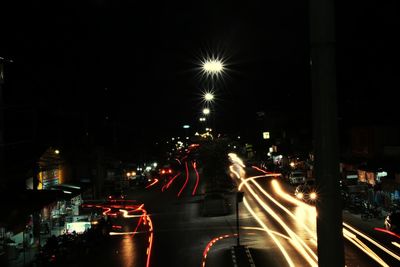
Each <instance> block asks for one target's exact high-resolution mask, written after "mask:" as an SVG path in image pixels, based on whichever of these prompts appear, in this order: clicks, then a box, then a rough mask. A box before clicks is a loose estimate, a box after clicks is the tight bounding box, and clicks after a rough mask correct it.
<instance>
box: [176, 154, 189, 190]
mask: <svg viewBox="0 0 400 267" xmlns="http://www.w3.org/2000/svg"><path fill="white" fill-rule="evenodd" d="M185 168H186V181H185V183H184V184H183V186H182V188H181V190H179V193H178V195H177V196H178V197H179V196H180V195H181V193H182V191H183V189H185V187H186V185H187V183H188V181H189V169H188V164H187V161H185Z"/></svg>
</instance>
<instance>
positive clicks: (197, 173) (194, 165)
mask: <svg viewBox="0 0 400 267" xmlns="http://www.w3.org/2000/svg"><path fill="white" fill-rule="evenodd" d="M192 164H193V169H194V171H195V172H196V184H195V186H194V188H193V192H192V196H194V195H195V194H196V190H197V186H198V185H199V180H200V176H199V172H198V171H197V168H196V162H193V163H192Z"/></svg>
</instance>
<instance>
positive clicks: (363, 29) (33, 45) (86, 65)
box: [0, 0, 400, 138]
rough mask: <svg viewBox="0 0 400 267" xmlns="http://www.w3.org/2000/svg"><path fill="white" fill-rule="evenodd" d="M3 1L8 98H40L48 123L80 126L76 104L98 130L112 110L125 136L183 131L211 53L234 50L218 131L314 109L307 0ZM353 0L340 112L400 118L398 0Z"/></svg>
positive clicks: (194, 113)
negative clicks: (259, 117) (264, 114)
mask: <svg viewBox="0 0 400 267" xmlns="http://www.w3.org/2000/svg"><path fill="white" fill-rule="evenodd" d="M3 2H7V3H3V4H1V5H2V6H1V7H0V9H1V18H0V20H1V25H2V27H1V28H2V34H1V35H2V36H1V50H0V53H1V54H0V56H2V57H6V58H10V59H12V60H13V61H14V63H12V64H10V65H8V66H7V69H6V83H5V85H4V90H5V96H6V100H7V101H8V102H9V103H17V104H27V105H34V106H36V107H39V108H40V110H42V113H40V114H41V115H40V116H41V118H40V120H41V123H42V126H43V127H48V128H49V129H52V128H53V127H55V128H57V125H56V124H57V123H60V122H57V123H55V122H54V120H55V118H56V119H57V120H58V121H60V118H64V119H61V121H63V120H65V121H67V120H69V123H70V125H73V119H72V120H71V118H69V119H65V118H67V117H71V116H70V115H68V114H72V113H74V114H78V115H76V116H78V117H79V116H80V115H79V114H88V115H87V116H88V118H89V120H90V123H89V124H90V125H92V126H90V127H89V128H92V129H93V131H101V130H102V128H101V127H102V125H105V123H104V121H103V120H104V118H105V117H108V118H109V119H108V120H109V121H112V122H116V123H117V124H118V125H119V128H120V129H123V130H126V133H127V134H126V135H127V137H128V138H131V137H132V138H136V137H140V138H142V137H149V138H151V137H157V136H168V135H170V134H172V133H176V132H178V130H179V131H180V130H181V127H182V125H183V124H191V125H193V124H194V123H197V120H198V117H199V112H200V111H201V107H202V104H201V91H203V90H205V89H207V88H205V87H209V83H208V82H207V81H206V80H204V79H202V78H201V76H199V70H198V63H199V59H201V58H202V57H203V56H204V55H207V54H215V55H223V56H224V57H225V58H226V64H227V72H226V74H225V75H224V77H223V79H222V80H220V81H219V82H218V83H215V84H214V90H215V92H216V94H217V101H216V109H217V113H218V116H217V121H218V126H219V127H220V129H221V130H223V131H228V132H234V131H237V130H240V129H241V128H243V126H242V124H243V123H244V122H245V120H248V119H254V118H255V116H256V115H255V114H256V111H261V110H263V111H268V110H277V111H279V112H283V113H285V114H293V113H294V114H298V115H302V114H303V115H304V116H305V117H306V118H307V117H309V114H310V110H311V90H310V75H309V56H308V54H309V53H308V24H307V9H308V7H307V1H225V0H223V1H222V0H218V1H215V0H214V1H211V0H207V1H162V2H156V1H127V0H91V1H23V2H17V1H3ZM337 2H339V1H337ZM340 2H341V1H340ZM347 2H348V1H346V3H340V4H338V6H337V11H336V13H337V66H338V73H337V74H338V95H339V116H340V117H342V118H349V119H352V120H357V119H360V118H364V119H365V118H371V120H370V119H367V121H376V120H378V121H379V120H381V119H382V118H385V119H387V120H388V121H390V122H394V121H396V122H397V121H398V120H397V113H396V112H397V102H398V101H397V99H398V98H396V97H395V95H396V91H397V90H398V88H399V79H398V77H399V67H398V66H399V59H400V57H399V55H400V52H399V47H400V44H399V41H398V40H399V38H397V35H398V32H400V31H399V16H398V14H399V11H400V10H399V4H398V3H397V1H395V0H392V1H390V0H389V1H354V2H357V3H354V2H353V1H351V2H352V3H347ZM44 111H47V112H44ZM43 114H45V115H43ZM47 116H48V117H47ZM89 130H91V129H89ZM58 131H60V130H58Z"/></svg>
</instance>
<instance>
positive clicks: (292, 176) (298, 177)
mask: <svg viewBox="0 0 400 267" xmlns="http://www.w3.org/2000/svg"><path fill="white" fill-rule="evenodd" d="M305 182H306V174H305V172H303V171H292V172H290V173H289V183H290V184H291V185H298V184H304V183H305Z"/></svg>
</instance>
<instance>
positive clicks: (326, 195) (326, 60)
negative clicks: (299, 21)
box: [309, 0, 345, 267]
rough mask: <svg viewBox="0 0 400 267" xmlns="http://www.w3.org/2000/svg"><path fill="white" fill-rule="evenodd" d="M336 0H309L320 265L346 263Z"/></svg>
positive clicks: (328, 266)
mask: <svg viewBox="0 0 400 267" xmlns="http://www.w3.org/2000/svg"><path fill="white" fill-rule="evenodd" d="M334 7H335V1H334V0H309V29H310V45H311V50H310V55H311V74H312V96H313V100H312V102H313V128H314V129H313V135H314V136H313V138H314V153H315V154H314V155H315V161H314V163H315V168H314V170H315V172H314V175H315V179H316V185H317V187H318V190H319V196H320V199H319V201H318V202H317V203H316V208H317V214H318V215H317V236H318V266H321V267H340V266H344V264H345V261H344V247H343V233H342V228H343V227H342V223H343V222H342V209H341V198H340V189H339V149H338V133H337V130H338V129H337V106H336V105H337V103H336V66H335V26H334V24H335V19H334V16H335V15H334V14H335V13H334Z"/></svg>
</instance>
